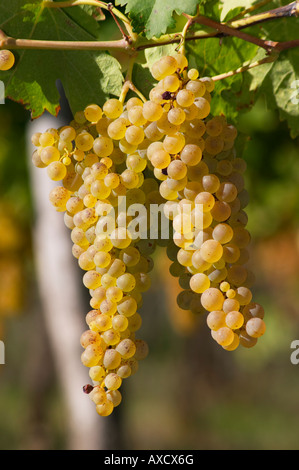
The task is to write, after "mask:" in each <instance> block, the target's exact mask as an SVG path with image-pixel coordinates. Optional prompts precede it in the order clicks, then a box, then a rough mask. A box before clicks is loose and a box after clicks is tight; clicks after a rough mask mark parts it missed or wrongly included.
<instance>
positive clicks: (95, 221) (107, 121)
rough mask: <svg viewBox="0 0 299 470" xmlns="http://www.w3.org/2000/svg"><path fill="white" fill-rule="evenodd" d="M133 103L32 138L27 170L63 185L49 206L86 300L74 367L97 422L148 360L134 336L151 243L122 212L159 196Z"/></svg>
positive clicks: (139, 223) (94, 110)
mask: <svg viewBox="0 0 299 470" xmlns="http://www.w3.org/2000/svg"><path fill="white" fill-rule="evenodd" d="M136 102H137V103H138V105H140V103H142V102H141V101H140V100H137V101H136V99H135V98H132V99H131V100H128V102H127V103H126V109H125V110H124V109H123V108H124V107H123V105H122V103H120V101H119V100H116V99H110V100H108V101H107V102H106V103H105V105H104V106H103V109H101V108H100V107H99V106H98V105H89V106H87V107H86V109H85V110H84V112H83V113H81V112H79V113H76V114H75V116H74V120H73V121H72V122H71V123H70V125H69V126H64V127H62V128H61V129H58V130H56V129H48V130H47V131H45V132H43V133H35V134H34V135H33V136H32V142H33V144H34V145H35V146H36V147H37V148H36V150H35V151H34V152H33V155H32V161H33V164H34V165H35V166H36V167H38V168H46V171H47V173H48V176H49V177H50V178H51V179H52V180H53V181H57V182H61V183H62V184H60V185H59V184H58V185H57V186H55V187H54V188H53V189H52V190H51V192H50V195H49V198H50V201H51V203H52V205H53V206H54V208H55V209H56V210H57V211H58V212H64V222H65V225H66V226H67V227H68V228H69V229H70V237H71V240H72V243H73V245H72V253H73V255H74V257H75V258H77V259H78V264H79V266H80V268H81V269H82V270H83V271H84V275H83V283H84V285H85V287H86V288H87V289H89V292H90V307H91V310H90V311H89V312H88V313H87V315H86V323H87V325H88V327H89V329H88V330H86V331H85V332H84V333H83V334H82V337H81V345H82V347H83V348H84V351H83V353H82V356H81V360H82V363H83V364H84V365H85V366H86V367H88V368H89V375H90V378H91V379H92V381H93V384H94V386H93V387H92V390H91V388H90V387H87V388H85V391H89V392H90V397H91V398H92V400H93V401H94V402H95V404H96V409H97V411H98V413H99V414H100V415H102V416H107V415H109V414H110V413H111V412H112V411H113V408H114V407H115V406H117V405H118V404H119V403H120V402H121V398H122V397H121V393H120V392H119V388H120V386H121V383H122V381H123V379H125V378H127V377H129V376H131V375H133V374H134V373H135V372H136V371H137V369H138V363H139V361H140V360H141V359H143V358H144V357H146V356H147V354H148V346H147V344H146V343H145V341H143V340H141V339H138V338H136V332H137V331H138V330H139V328H140V327H141V324H142V318H141V316H140V314H139V313H138V309H139V308H140V306H141V305H142V293H143V292H145V291H147V290H148V289H149V287H150V284H151V280H150V275H149V273H150V271H151V270H152V269H153V259H152V254H153V253H154V251H155V248H156V246H157V243H156V241H155V240H150V239H148V238H147V237H146V235H147V232H146V230H145V229H144V227H145V226H146V224H144V220H143V219H142V217H139V218H138V217H135V218H134V219H133V216H132V214H131V215H130V213H129V208H130V206H132V204H133V203H137V202H138V203H139V204H142V206H146V205H149V204H150V202H149V201H153V200H155V197H156V195H157V194H159V192H158V184H157V182H156V181H155V180H154V179H153V178H148V179H146V180H144V175H143V171H144V170H145V168H146V165H147V160H146V158H144V156H140V155H139V153H138V152H137V151H136V150H137V146H138V144H139V142H140V138H141V136H142V137H143V129H142V127H141V126H137V125H135V124H134V125H133V124H132V123H131V121H130V120H129V118H128V113H129V110H130V107H132V106H136ZM143 121H144V120H143ZM143 121H142V122H143ZM144 230H145V233H144ZM142 235H143V238H141V236H142Z"/></svg>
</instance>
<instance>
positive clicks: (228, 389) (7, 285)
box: [0, 99, 299, 449]
mask: <svg viewBox="0 0 299 470" xmlns="http://www.w3.org/2000/svg"><path fill="white" fill-rule="evenodd" d="M29 119H30V118H29V115H28V113H27V112H25V111H24V110H23V108H21V107H20V106H19V105H17V104H16V103H13V102H10V101H7V102H6V104H5V106H0V123H1V125H0V180H1V185H0V278H1V281H0V321H1V333H0V339H2V340H3V341H4V343H5V346H6V364H5V365H1V366H0V417H1V419H0V449H24V448H26V449H27V448H29V449H30V448H33V449H64V448H65V443H66V440H67V436H66V433H67V430H66V428H65V425H64V416H65V409H64V405H63V400H62V397H61V391H60V388H59V383H58V381H57V377H56V374H55V368H54V367H53V361H52V356H51V350H50V348H49V345H48V340H47V331H46V329H45V325H44V323H43V315H42V312H41V306H40V304H39V298H38V289H37V285H36V278H35V268H34V257H33V254H32V253H33V249H32V248H33V247H32V237H31V235H32V233H31V230H32V226H33V224H34V210H33V204H32V201H31V194H30V181H29V176H28V167H27V161H28V158H27V156H26V127H27V123H28V122H29ZM298 125H299V123H298ZM239 132H240V133H243V132H244V133H246V134H247V135H248V138H249V139H248V142H247V146H246V148H245V151H244V155H243V157H244V159H245V160H246V162H247V165H248V167H247V172H246V183H247V188H248V190H249V193H250V198H251V201H250V204H249V206H248V208H247V213H248V215H249V223H248V228H249V230H250V232H251V234H252V238H253V240H252V244H251V265H252V269H253V271H254V272H255V275H256V283H255V286H254V297H255V299H256V301H258V302H260V303H262V304H263V305H264V308H265V311H266V317H265V320H266V322H267V328H268V329H267V333H266V335H265V336H264V337H263V338H262V339H261V340H259V342H258V344H257V345H256V346H255V347H254V348H253V349H249V350H246V349H241V348H239V349H238V350H236V351H234V352H232V353H229V352H227V351H224V350H222V349H221V348H220V347H219V346H218V345H217V344H216V343H215V342H214V341H213V340H212V339H211V337H210V333H209V331H208V329H207V327H206V325H205V318H201V319H196V320H195V321H194V318H193V317H191V316H190V315H189V313H188V312H186V311H181V310H178V309H177V308H176V306H175V299H176V296H177V294H178V292H179V288H178V283H177V280H176V279H173V278H171V276H170V274H169V272H168V269H167V260H166V259H165V255H164V252H163V249H161V248H160V249H158V251H157V253H156V255H155V256H154V258H155V261H156V266H155V270H154V273H153V282H152V289H151V290H150V291H149V293H146V294H145V296H144V305H143V307H142V309H141V313H142V316H143V326H142V328H141V330H140V332H139V337H142V338H143V339H145V340H147V342H148V343H149V346H150V354H149V356H148V358H147V359H146V360H144V361H143V362H142V363H141V364H140V367H139V371H138V372H137V374H136V375H135V376H134V377H131V378H130V379H129V380H128V381H127V382H126V383H125V384H123V392H124V398H123V403H122V405H121V406H120V407H119V408H117V409H116V410H115V413H116V418H115V417H114V418H112V417H109V418H105V419H107V420H110V419H117V423H118V424H117V426H118V427H119V435H120V442H119V448H123V449H298V448H299V444H298V442H299V440H298V426H297V423H298V414H299V401H298V388H299V374H298V370H299V369H298V368H299V365H297V366H296V365H293V364H292V363H291V361H290V354H291V352H292V350H291V349H290V345H291V342H292V341H293V340H294V339H299V309H298V300H299V299H298V297H299V295H298V284H299V225H298V218H299V210H298V208H299V158H298V156H299V140H298V139H297V140H291V138H290V137H289V132H288V129H287V127H286V125H285V124H284V123H281V122H279V119H278V116H277V115H276V113H275V112H274V111H269V110H267V109H266V108H265V105H264V102H263V100H262V99H260V100H259V101H258V102H257V103H256V105H255V106H254V107H253V109H252V110H251V111H250V112H247V113H246V114H243V115H241V116H240V121H239ZM49 210H53V209H52V208H51V207H50V205H49ZM57 216H60V215H59V214H57ZM70 249H71V246H70ZM82 289H83V287H82ZM84 315H85V312H82V316H84ZM78 341H79V338H78ZM66 367H67V365H66ZM82 385H83V384H82ZM84 399H87V398H86V396H84V395H83V394H82V400H84ZM78 406H80V404H78ZM99 419H101V418H99Z"/></svg>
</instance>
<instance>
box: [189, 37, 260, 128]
mask: <svg viewBox="0 0 299 470" xmlns="http://www.w3.org/2000/svg"><path fill="white" fill-rule="evenodd" d="M256 52H257V47H256V46H255V45H253V44H250V43H247V42H244V41H242V40H240V39H238V38H231V37H227V38H223V39H221V40H220V39H217V38H213V39H204V40H198V41H196V42H195V41H194V42H193V43H192V44H189V43H188V53H189V54H190V57H189V65H190V66H192V67H196V68H197V69H198V70H199V73H200V76H201V77H203V76H210V77H213V76H216V75H219V74H221V73H226V72H229V71H231V70H236V69H237V68H239V67H240V66H242V64H243V63H244V62H246V61H250V60H252V59H253V58H254V56H255V55H256ZM252 104H253V92H252V91H251V90H250V89H249V88H248V77H247V76H246V74H236V75H234V76H232V77H229V78H227V79H222V80H219V81H216V82H215V90H214V91H213V97H212V102H211V112H212V113H213V114H215V115H216V114H224V115H225V116H226V117H227V119H228V120H229V121H230V122H232V123H233V124H236V123H237V120H238V115H239V113H240V112H242V111H244V110H247V109H249V108H250V107H251V106H252Z"/></svg>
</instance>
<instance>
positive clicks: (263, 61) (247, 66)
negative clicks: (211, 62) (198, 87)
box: [212, 53, 278, 82]
mask: <svg viewBox="0 0 299 470" xmlns="http://www.w3.org/2000/svg"><path fill="white" fill-rule="evenodd" d="M277 58H278V54H275V53H274V54H271V55H269V56H267V57H264V58H263V59H261V60H257V61H255V62H249V63H244V64H243V65H242V66H241V67H239V68H238V69H236V70H230V71H229V72H225V73H221V74H220V75H215V76H214V77H212V80H214V82H216V81H218V80H224V79H225V78H229V77H232V76H233V75H237V74H238V73H242V72H247V70H250V69H252V68H254V67H258V66H260V65H263V64H268V63H271V62H275V60H276V59H277Z"/></svg>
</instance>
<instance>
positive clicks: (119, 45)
mask: <svg viewBox="0 0 299 470" xmlns="http://www.w3.org/2000/svg"><path fill="white" fill-rule="evenodd" d="M260 3H264V2H260ZM42 5H43V7H47V8H66V7H71V6H78V5H93V6H96V7H100V8H103V9H106V10H109V11H110V12H111V13H113V15H114V17H117V18H119V19H120V20H121V21H122V22H123V23H124V25H125V27H126V30H127V32H128V34H125V33H124V31H123V29H122V28H121V27H120V30H121V32H122V36H123V38H122V39H119V40H113V41H47V40H34V39H16V38H12V37H9V36H7V35H6V34H5V33H4V32H3V31H1V30H0V49H48V50H117V49H119V50H123V51H126V52H127V53H128V54H131V55H132V54H135V53H136V52H138V51H142V50H144V49H148V48H151V47H157V46H161V45H167V44H175V43H178V44H180V45H181V47H182V48H184V47H185V43H186V41H193V40H198V39H207V38H221V37H225V36H234V37H238V38H240V39H243V40H245V41H249V42H251V43H253V44H255V45H257V46H258V47H261V48H263V49H265V50H266V51H267V53H269V54H270V53H271V52H273V51H277V52H280V51H283V50H286V49H290V48H294V47H299V39H294V40H291V41H284V42H275V41H267V40H263V39H260V38H257V37H255V36H252V35H250V34H247V33H244V32H242V31H240V30H241V29H243V28H247V27H249V26H254V25H256V24H260V23H262V22H265V21H270V20H274V19H277V18H282V17H291V16H299V1H298V0H297V1H295V2H292V3H290V4H288V5H285V6H283V7H279V8H276V9H274V10H269V11H266V12H263V13H260V14H256V15H253V16H249V17H245V18H241V19H238V20H234V21H232V20H231V21H230V22H229V23H218V22H217V21H214V20H212V19H210V18H207V17H205V16H202V15H197V16H194V17H192V16H190V15H186V14H184V16H185V17H186V18H187V23H186V24H185V27H184V30H183V32H182V34H179V33H173V34H167V35H163V36H161V37H160V38H153V40H152V41H148V40H147V39H145V38H143V37H140V36H137V35H136V33H133V31H132V27H131V24H130V20H129V19H128V18H127V17H126V16H125V15H124V14H123V13H122V12H120V11H119V10H118V9H117V8H115V7H111V4H109V3H105V2H102V1H99V0H69V1H64V2H53V1H50V0H44V2H43V4H42ZM193 23H199V24H202V25H205V26H208V27H209V28H211V29H212V31H208V32H207V31H196V32H193V33H192V34H190V35H189V34H188V35H187V33H188V31H189V28H190V26H191V25H192V24H193Z"/></svg>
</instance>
